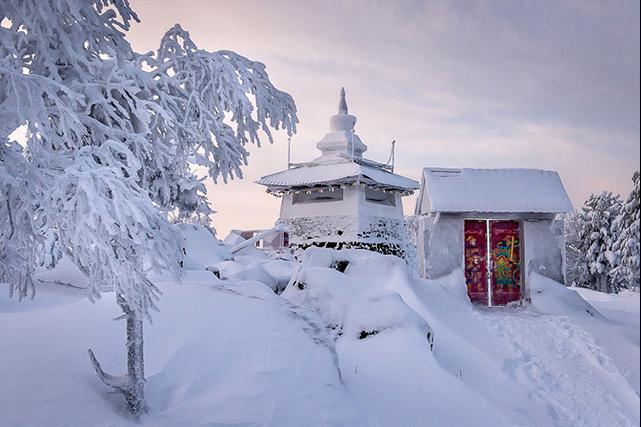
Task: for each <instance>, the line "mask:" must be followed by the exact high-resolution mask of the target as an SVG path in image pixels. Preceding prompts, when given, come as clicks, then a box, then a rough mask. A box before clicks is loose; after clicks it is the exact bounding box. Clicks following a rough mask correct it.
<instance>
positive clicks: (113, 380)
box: [89, 295, 147, 415]
mask: <svg viewBox="0 0 641 427" xmlns="http://www.w3.org/2000/svg"><path fill="white" fill-rule="evenodd" d="M117 302H118V305H119V306H120V308H121V309H122V311H123V312H124V313H125V314H124V317H125V319H126V322H127V375H125V376H123V377H117V376H114V375H110V374H107V373H105V372H104V371H103V370H102V367H101V366H100V363H99V362H98V360H97V359H96V357H95V355H94V353H93V351H91V350H89V359H90V360H91V363H92V364H93V367H94V369H95V370H96V373H97V374H98V377H99V378H100V380H101V381H102V382H103V383H105V384H106V385H108V386H109V387H112V388H113V389H114V390H116V391H119V392H121V393H122V394H123V395H124V396H125V401H126V402H127V410H128V411H129V412H130V413H131V414H132V415H141V414H142V413H144V412H147V403H146V402H145V360H144V355H143V321H144V319H143V316H142V315H141V314H139V313H137V312H136V311H135V310H132V309H131V307H129V305H128V304H127V302H126V301H125V299H124V298H122V297H121V296H120V295H118V296H117Z"/></svg>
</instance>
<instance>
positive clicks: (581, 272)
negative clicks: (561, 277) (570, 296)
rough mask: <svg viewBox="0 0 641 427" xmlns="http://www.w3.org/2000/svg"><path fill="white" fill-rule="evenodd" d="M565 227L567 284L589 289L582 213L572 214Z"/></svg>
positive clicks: (567, 218) (565, 220) (566, 219)
mask: <svg viewBox="0 0 641 427" xmlns="http://www.w3.org/2000/svg"><path fill="white" fill-rule="evenodd" d="M564 222H565V226H564V230H565V275H566V282H567V283H568V284H571V285H572V286H581V287H587V286H588V285H587V284H588V281H589V278H588V262H587V258H586V256H585V254H584V253H583V252H582V240H581V229H582V226H583V223H582V216H581V214H580V213H576V212H575V213H572V214H569V215H567V216H566V217H565V218H564Z"/></svg>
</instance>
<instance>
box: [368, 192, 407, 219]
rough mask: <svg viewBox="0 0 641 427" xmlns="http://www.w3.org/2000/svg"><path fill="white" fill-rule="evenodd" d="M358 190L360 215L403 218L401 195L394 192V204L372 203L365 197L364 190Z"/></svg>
mask: <svg viewBox="0 0 641 427" xmlns="http://www.w3.org/2000/svg"><path fill="white" fill-rule="evenodd" d="M358 190H360V191H359V192H358V205H359V212H360V213H361V214H362V215H366V216H372V217H383V218H403V217H404V215H403V202H402V201H401V195H400V194H398V193H395V194H394V195H393V196H394V206H388V205H383V204H380V203H373V202H370V201H368V200H367V199H366V198H365V192H364V191H363V190H362V189H361V188H358Z"/></svg>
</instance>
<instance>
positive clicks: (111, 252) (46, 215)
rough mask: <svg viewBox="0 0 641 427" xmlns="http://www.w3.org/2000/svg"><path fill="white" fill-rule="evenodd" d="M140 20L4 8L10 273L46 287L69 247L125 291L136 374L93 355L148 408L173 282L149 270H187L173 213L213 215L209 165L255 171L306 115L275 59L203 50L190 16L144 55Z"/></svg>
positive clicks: (120, 295)
mask: <svg viewBox="0 0 641 427" xmlns="http://www.w3.org/2000/svg"><path fill="white" fill-rule="evenodd" d="M137 20H138V17H137V16H136V14H135V12H134V11H133V10H132V9H131V7H130V5H129V3H128V1H127V0H93V1H83V0H58V1H55V2H47V1H42V2H40V1H36V0H32V1H26V0H4V1H3V2H2V6H1V7H0V23H1V25H0V190H1V194H0V201H1V203H0V242H1V245H0V280H1V281H4V282H7V283H9V287H10V292H11V293H12V294H14V293H16V294H17V295H18V297H19V298H22V297H25V296H28V295H31V296H32V297H33V295H34V294H35V287H34V284H33V273H34V269H35V267H36V266H38V265H45V266H47V267H52V266H55V264H56V263H57V261H58V260H59V259H60V258H61V256H62V255H63V254H64V255H65V256H67V257H69V259H71V260H72V261H73V262H74V263H75V265H76V266H78V268H79V269H80V270H81V271H82V272H83V273H84V274H85V275H86V276H87V277H88V278H89V279H90V281H89V283H90V285H89V290H88V293H89V298H90V299H92V300H93V299H96V298H99V297H100V295H101V293H102V292H103V291H105V290H109V291H113V292H115V294H116V300H117V303H118V304H119V306H120V307H121V309H122V310H123V313H124V314H123V317H124V318H126V322H127V354H128V363H127V365H128V369H127V375H125V376H124V377H122V378H120V377H114V376H111V375H108V374H106V373H104V372H103V370H102V368H101V367H100V364H99V363H98V362H97V360H96V358H95V357H94V355H93V353H92V352H91V351H90V357H91V360H92V362H93V363H94V366H95V368H96V371H97V372H98V374H99V375H100V377H101V379H102V380H103V381H104V382H105V383H107V384H108V385H110V386H112V387H114V388H115V389H117V390H119V391H121V392H122V393H123V394H124V395H125V398H126V402H127V407H128V410H129V411H130V412H132V413H134V414H139V413H141V412H143V411H144V410H145V401H144V363H143V360H144V359H143V321H144V318H145V317H149V314H150V311H151V310H153V309H154V308H155V304H154V301H155V300H156V299H157V298H158V296H159V293H160V292H159V290H158V288H157V287H156V286H155V285H154V284H153V283H152V282H151V281H150V280H149V279H148V273H149V272H150V271H169V272H170V273H172V274H173V275H174V276H175V277H177V278H179V275H180V270H179V267H178V265H179V261H180V257H181V251H180V244H179V236H178V235H177V232H176V231H175V229H174V228H173V227H172V226H171V225H170V223H169V222H168V220H167V216H168V215H169V214H170V213H171V214H173V215H175V216H177V217H179V218H183V219H184V218H192V219H193V218H200V219H206V218H207V216H208V214H209V213H210V212H211V210H210V207H209V205H208V203H207V199H206V192H205V191H206V190H205V186H204V183H203V180H204V179H205V177H199V176H197V175H196V173H195V170H197V169H196V167H198V166H201V167H205V168H206V170H207V172H208V174H207V176H208V177H209V178H211V179H214V180H216V179H217V178H218V177H222V179H223V180H227V179H228V178H230V177H233V176H240V174H241V169H240V168H241V166H242V165H244V164H246V161H247V151H246V150H245V148H244V145H245V144H246V143H247V142H250V143H256V144H259V137H258V133H259V131H264V132H265V133H266V134H267V137H268V139H269V141H270V142H271V141H272V136H271V133H270V130H269V128H270V127H271V128H275V129H281V128H282V129H285V130H286V131H287V133H288V134H291V133H292V132H295V124H296V122H297V119H296V109H295V105H294V102H293V100H292V98H291V97H290V96H289V95H288V94H286V93H284V92H280V91H278V90H277V89H276V88H274V86H273V85H272V84H271V83H270V81H269V78H268V76H267V74H266V73H265V67H264V65H263V64H261V63H258V62H253V61H250V60H248V59H247V58H244V57H242V56H240V55H237V54H235V53H233V52H229V51H221V52H213V53H212V52H206V51H203V50H200V49H198V48H197V47H196V45H195V44H194V43H193V41H191V39H190V38H189V34H188V33H187V32H186V31H184V30H183V29H182V28H180V27H179V26H176V27H174V28H172V29H171V30H169V31H168V32H167V34H166V35H165V37H163V39H162V41H161V43H160V48H159V49H158V51H157V52H152V53H147V54H144V55H141V54H138V53H136V52H134V51H133V49H132V48H131V46H130V45H129V43H128V42H127V40H126V38H125V35H126V32H127V30H128V29H129V27H130V24H131V22H132V21H137ZM16 129H24V130H25V132H26V139H25V141H20V142H18V141H16V140H15V137H14V135H15V131H16Z"/></svg>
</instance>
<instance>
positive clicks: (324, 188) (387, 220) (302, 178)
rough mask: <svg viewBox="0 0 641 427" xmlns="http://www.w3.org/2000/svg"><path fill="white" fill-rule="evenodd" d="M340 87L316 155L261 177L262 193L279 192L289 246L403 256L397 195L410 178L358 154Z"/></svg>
mask: <svg viewBox="0 0 641 427" xmlns="http://www.w3.org/2000/svg"><path fill="white" fill-rule="evenodd" d="M355 125H356V117H355V116H353V115H350V114H349V112H348V109H347V102H346V101H345V90H344V89H342V90H341V96H340V102H339V105H338V114H335V115H333V116H331V117H330V119H329V127H330V132H329V133H328V134H327V135H325V136H324V137H323V139H321V140H320V141H319V142H318V143H317V144H316V147H317V148H318V149H319V150H320V156H319V157H317V158H316V159H314V160H313V161H311V162H308V163H302V164H296V165H290V168H289V169H287V170H284V171H281V172H277V173H274V174H272V175H267V176H264V177H262V178H261V179H260V180H259V181H258V183H259V184H262V185H265V186H266V187H267V192H268V193H271V194H274V195H276V196H279V197H282V204H281V210H280V219H279V221H280V222H281V223H284V224H286V225H287V226H288V228H289V242H290V245H291V246H293V247H300V248H306V247H308V246H312V245H314V246H321V247H331V248H337V249H341V248H364V249H371V250H376V251H378V252H383V253H391V254H396V255H404V252H405V249H404V248H405V244H406V242H405V236H406V232H405V230H406V228H405V221H404V217H403V205H402V202H401V197H402V196H406V195H409V194H412V192H413V191H414V190H416V189H418V187H419V185H418V183H417V182H416V181H414V180H412V179H409V178H405V177H403V176H400V175H396V174H394V173H393V166H391V165H387V164H382V163H378V162H374V161H371V160H368V159H366V158H364V157H363V153H364V152H365V151H366V150H367V146H366V145H365V144H364V143H363V142H362V141H361V139H360V138H359V137H358V135H356V133H355V132H354V126H355Z"/></svg>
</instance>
